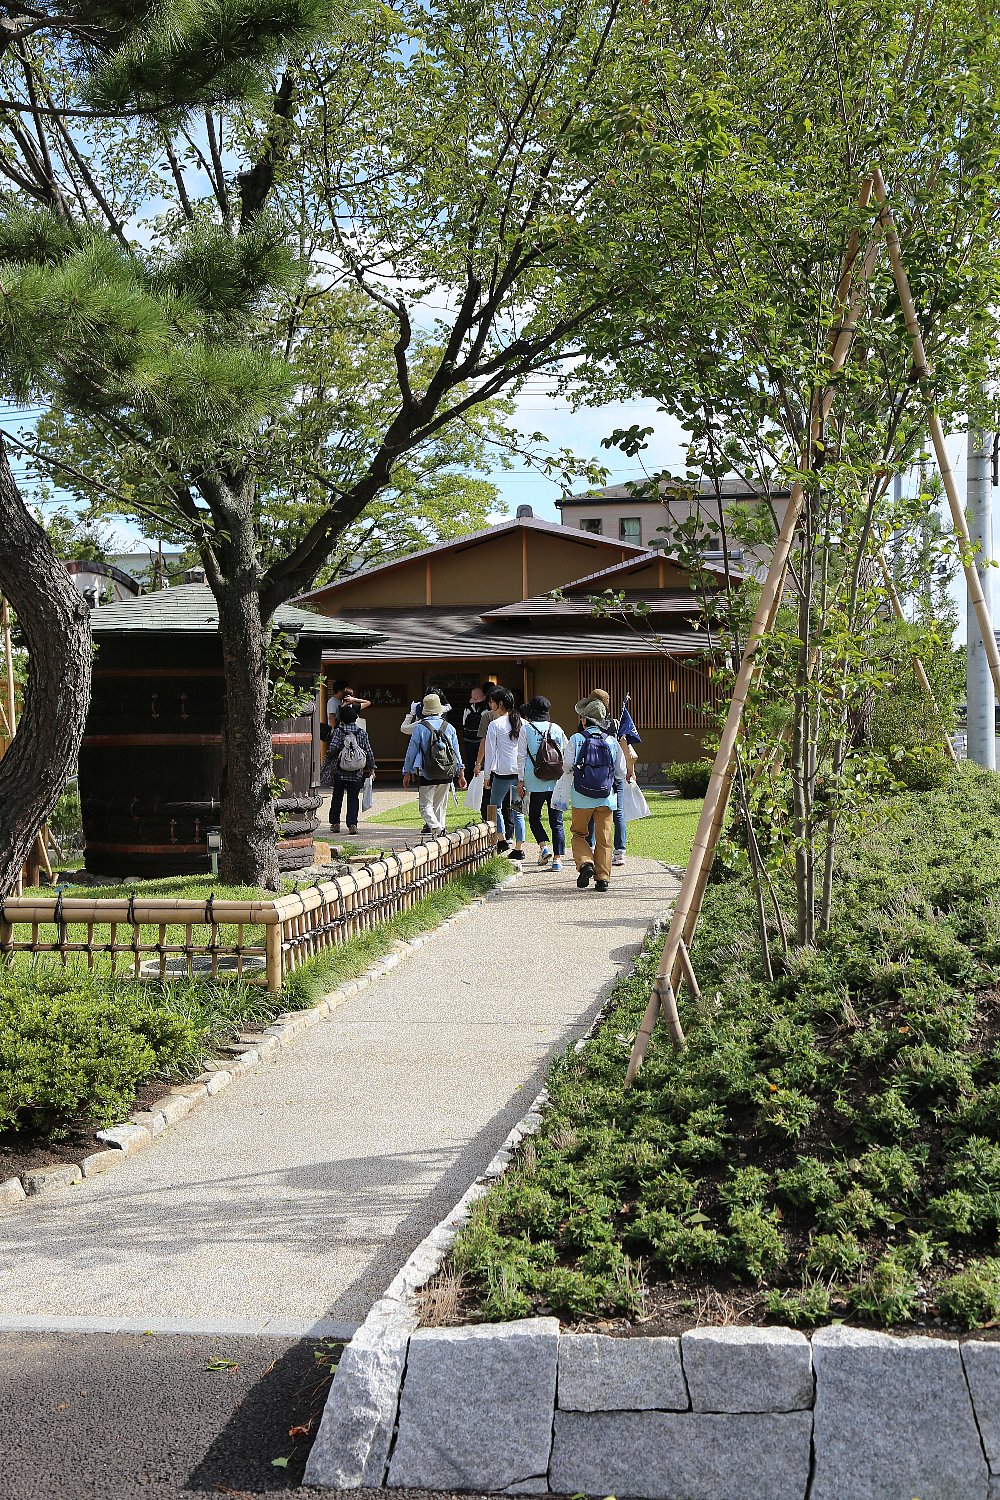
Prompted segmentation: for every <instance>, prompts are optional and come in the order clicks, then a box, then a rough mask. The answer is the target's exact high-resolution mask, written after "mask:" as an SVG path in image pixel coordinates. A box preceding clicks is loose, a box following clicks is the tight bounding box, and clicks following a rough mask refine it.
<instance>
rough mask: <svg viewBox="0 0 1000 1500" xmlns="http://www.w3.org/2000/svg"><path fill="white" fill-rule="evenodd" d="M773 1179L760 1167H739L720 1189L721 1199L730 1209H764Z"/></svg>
mask: <svg viewBox="0 0 1000 1500" xmlns="http://www.w3.org/2000/svg"><path fill="white" fill-rule="evenodd" d="M770 1191H771V1178H770V1176H769V1175H768V1173H767V1172H765V1171H763V1170H762V1169H761V1168H760V1167H737V1168H736V1170H735V1171H734V1172H733V1173H732V1175H731V1176H730V1177H728V1178H727V1179H726V1181H725V1182H723V1183H722V1184H721V1186H720V1187H719V1197H720V1198H721V1199H722V1201H723V1203H726V1204H728V1205H729V1207H730V1208H755V1209H760V1208H763V1206H764V1203H765V1201H766V1199H767V1195H768V1193H769V1192H770Z"/></svg>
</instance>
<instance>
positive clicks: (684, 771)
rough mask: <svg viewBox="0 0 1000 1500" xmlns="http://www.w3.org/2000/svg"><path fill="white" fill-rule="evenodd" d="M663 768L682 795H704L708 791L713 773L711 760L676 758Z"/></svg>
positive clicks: (668, 778)
mask: <svg viewBox="0 0 1000 1500" xmlns="http://www.w3.org/2000/svg"><path fill="white" fill-rule="evenodd" d="M663 769H664V771H665V773H666V777H667V780H668V781H671V782H673V784H674V786H675V787H676V788H677V790H678V791H679V792H680V794H681V796H682V797H704V795H705V793H706V792H707V791H708V782H709V778H710V777H711V775H712V762H711V761H710V760H675V761H672V762H671V763H670V765H668V766H664V768H663Z"/></svg>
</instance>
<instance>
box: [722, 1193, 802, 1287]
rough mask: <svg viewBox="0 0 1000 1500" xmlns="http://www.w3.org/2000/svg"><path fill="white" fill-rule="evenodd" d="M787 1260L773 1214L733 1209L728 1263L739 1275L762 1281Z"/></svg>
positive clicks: (757, 1210)
mask: <svg viewBox="0 0 1000 1500" xmlns="http://www.w3.org/2000/svg"><path fill="white" fill-rule="evenodd" d="M787 1260H788V1250H787V1247H786V1245H785V1242H784V1240H783V1239H782V1237H781V1232H780V1230H779V1229H778V1225H777V1222H776V1220H775V1217H774V1213H770V1214H765V1213H761V1211H760V1210H759V1209H756V1208H734V1209H733V1211H732V1213H731V1214H730V1215H729V1264H730V1265H731V1266H732V1268H733V1270H734V1271H735V1272H736V1273H737V1275H739V1276H748V1277H749V1278H750V1280H751V1281H763V1280H764V1279H765V1277H768V1276H772V1275H773V1274H774V1272H775V1271H777V1270H779V1269H780V1268H781V1267H782V1266H783V1265H784V1264H785V1262H786V1261H787Z"/></svg>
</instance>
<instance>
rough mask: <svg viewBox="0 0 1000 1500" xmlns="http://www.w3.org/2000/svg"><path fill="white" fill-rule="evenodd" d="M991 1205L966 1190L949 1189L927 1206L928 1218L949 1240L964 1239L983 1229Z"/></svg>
mask: <svg viewBox="0 0 1000 1500" xmlns="http://www.w3.org/2000/svg"><path fill="white" fill-rule="evenodd" d="M990 1208H991V1205H990V1204H989V1203H988V1202H987V1201H986V1200H985V1199H983V1198H980V1197H978V1196H977V1195H976V1194H974V1193H969V1192H967V1191H966V1190H965V1189H964V1188H949V1190H948V1192H946V1193H941V1194H940V1196H939V1197H937V1198H932V1199H931V1200H930V1202H929V1203H928V1204H927V1217H928V1219H929V1220H930V1222H931V1223H932V1224H933V1225H934V1227H935V1228H936V1229H938V1230H940V1231H941V1233H942V1234H943V1235H944V1236H945V1237H946V1238H947V1239H949V1240H954V1239H962V1238H964V1236H966V1235H970V1234H976V1233H977V1231H978V1230H980V1229H982V1227H983V1225H984V1224H985V1222H986V1220H987V1217H988V1216H989V1213H990Z"/></svg>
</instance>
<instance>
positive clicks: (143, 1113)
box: [0, 869, 520, 1212]
mask: <svg viewBox="0 0 1000 1500" xmlns="http://www.w3.org/2000/svg"><path fill="white" fill-rule="evenodd" d="M519 877H520V870H519V869H514V870H513V871H512V872H511V874H510V875H508V876H507V877H506V878H505V879H504V880H501V881H500V883H499V885H496V886H494V887H493V889H492V890H490V891H486V892H485V893H484V894H483V895H482V896H474V897H473V899H472V900H471V901H469V902H467V903H466V904H465V906H463V907H461V908H460V910H459V911H457V912H453V913H452V915H451V916H450V917H445V919H444V921H442V922H439V923H438V925H437V926H436V927H431V928H428V930H427V931H426V932H422V933H420V934H419V935H418V936H417V937H415V938H411V939H410V940H409V941H406V942H404V941H402V940H400V941H399V942H397V943H395V944H394V945H393V948H392V950H391V951H390V952H389V953H384V954H383V955H382V957H381V958H377V959H376V960H375V962H374V963H373V964H371V966H370V967H369V968H367V969H366V970H365V971H364V972H363V973H362V974H359V975H358V977H357V978H356V979H351V980H348V981H347V983H346V984H343V985H341V986H340V987H339V988H338V989H335V990H331V992H330V993H329V994H328V995H324V996H323V998H322V1000H318V1001H317V1002H316V1004H315V1005H311V1006H310V1007H309V1008H308V1009H307V1010H294V1011H287V1012H285V1013H284V1014H282V1015H279V1016H276V1017H275V1019H274V1020H273V1021H272V1022H271V1024H270V1026H267V1027H266V1028H265V1029H264V1031H263V1032H261V1033H260V1034H259V1035H258V1034H251V1033H246V1034H245V1035H243V1036H240V1037H239V1038H238V1040H237V1041H236V1042H232V1043H226V1044H224V1045H220V1046H219V1047H218V1048H217V1049H216V1051H217V1052H218V1053H220V1054H222V1055H221V1056H219V1057H214V1058H210V1059H208V1060H206V1067H205V1072H204V1073H200V1074H199V1075H198V1077H197V1078H196V1079H194V1081H193V1082H192V1083H182V1084H176V1085H174V1086H172V1087H171V1086H167V1088H166V1092H165V1093H164V1095H163V1097H162V1098H161V1099H156V1100H155V1101H154V1102H153V1103H152V1104H151V1105H150V1107H149V1109H147V1110H138V1111H136V1112H135V1113H134V1114H131V1115H129V1117H128V1119H127V1120H123V1121H122V1122H121V1123H120V1124H118V1125H111V1126H109V1127H108V1128H107V1129H106V1130H98V1131H96V1132H95V1135H94V1139H95V1141H96V1143H97V1149H94V1150H92V1151H90V1152H89V1153H88V1154H87V1155H85V1156H83V1157H81V1158H80V1160H79V1161H75V1162H54V1163H52V1164H51V1165H48V1166H44V1167H29V1168H28V1169H27V1170H26V1171H24V1172H22V1173H21V1174H20V1176H18V1177H9V1178H7V1180H6V1181H5V1182H0V1212H3V1211H4V1210H11V1209H15V1208H20V1207H22V1206H23V1205H25V1204H26V1203H27V1200H28V1198H29V1197H31V1198H34V1197H38V1196H40V1195H48V1194H51V1193H55V1192H60V1191H62V1190H63V1189H66V1188H72V1187H77V1186H79V1185H80V1183H81V1182H83V1181H84V1180H85V1179H87V1178H91V1177H96V1176H97V1175H98V1174H103V1173H104V1172H107V1171H109V1170H111V1169H112V1168H114V1167H116V1166H117V1165H118V1164H119V1163H120V1162H123V1161H124V1160H125V1158H126V1157H127V1156H134V1155H135V1153H136V1152H137V1151H143V1150H145V1148H146V1147H147V1146H149V1145H150V1144H151V1143H152V1142H153V1141H154V1140H156V1139H158V1138H159V1137H160V1136H161V1135H163V1134H164V1133H165V1132H166V1131H167V1130H169V1129H170V1128H171V1127H172V1126H174V1125H177V1124H179V1122H180V1121H181V1120H183V1119H185V1118H186V1117H187V1115H189V1114H190V1113H191V1111H192V1110H194V1109H197V1108H200V1107H201V1105H203V1104H205V1103H207V1101H208V1100H209V1099H210V1098H212V1097H213V1095H215V1094H218V1093H221V1092H222V1090H223V1089H226V1088H228V1087H229V1085H230V1084H231V1083H233V1081H234V1080H235V1079H237V1078H242V1077H244V1076H245V1075H246V1074H247V1073H251V1072H253V1070H254V1069H255V1068H258V1067H260V1066H261V1065H262V1064H264V1063H266V1062H273V1061H274V1059H275V1058H276V1057H277V1055H278V1053H279V1052H280V1051H281V1049H282V1048H284V1047H287V1046H288V1045H289V1044H290V1043H291V1042H293V1041H294V1040H295V1038H296V1037H297V1036H299V1035H300V1034H301V1033H302V1032H304V1031H308V1030H309V1028H310V1027H312V1026H315V1025H317V1024H318V1022H320V1021H325V1020H328V1019H329V1017H330V1016H331V1015H332V1014H333V1012H334V1011H335V1010H338V1009H339V1008H340V1006H341V1005H343V1003H344V1001H345V1000H348V999H350V997H351V996H352V995H354V994H356V993H357V992H358V991H359V990H362V989H366V988H367V987H368V985H370V984H372V983H374V981H375V980H376V979H380V978H381V977H382V976H383V975H384V974H388V973H390V972H391V970H393V969H394V968H396V967H397V965H398V964H399V963H400V962H401V961H402V960H403V959H404V958H409V957H412V955H413V954H414V953H417V952H419V950H420V949H421V948H422V947H423V946H424V945H425V943H428V942H430V941H431V940H432V939H433V938H436V937H437V936H439V934H440V933H442V932H446V931H447V930H448V929H449V928H450V927H453V926H454V925H455V923H456V922H459V921H461V920H462V919H463V918H464V917H466V916H468V914H469V913H470V912H471V911H473V910H474V908H475V907H477V906H481V905H482V903H483V902H484V901H492V900H494V899H495V898H496V897H497V896H499V895H500V894H501V893H502V892H503V891H505V890H507V889H508V888H509V887H510V886H511V885H513V883H514V882H515V881H516V880H518V879H519Z"/></svg>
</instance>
